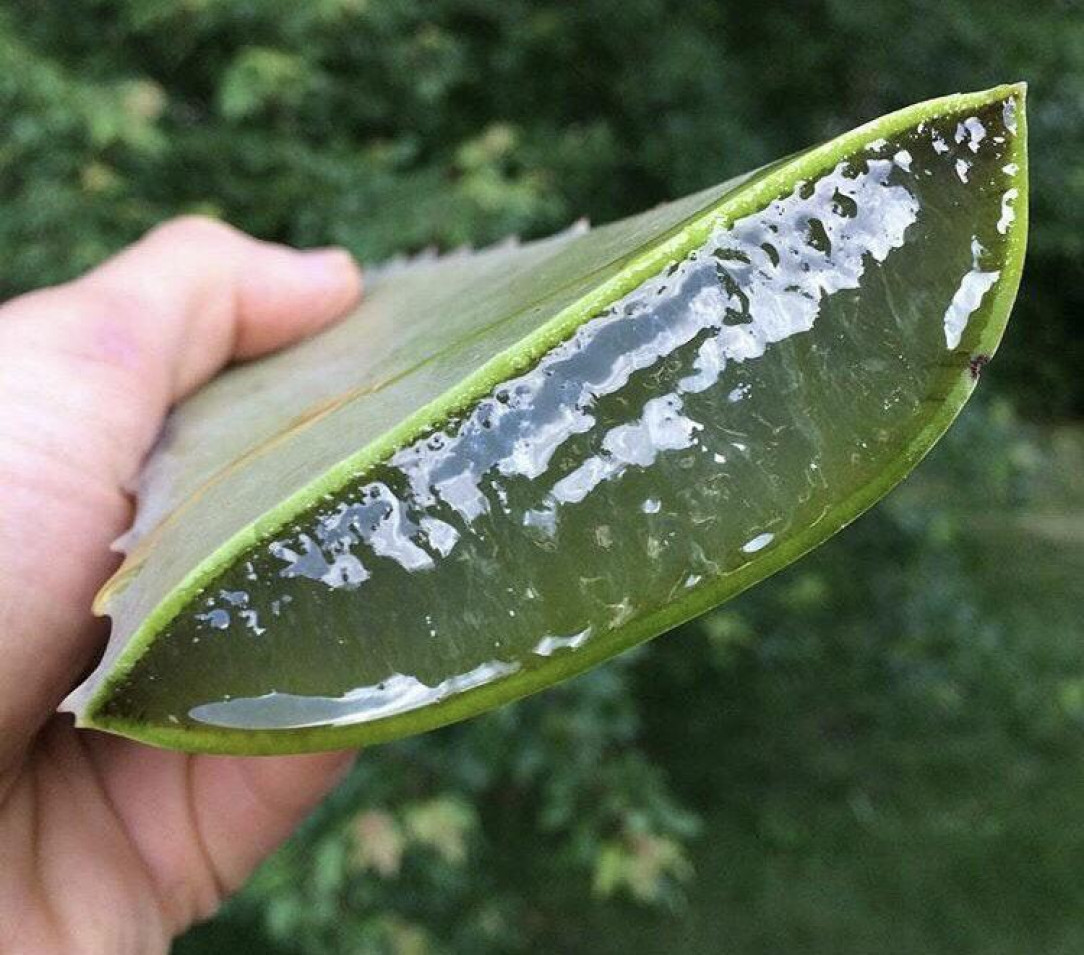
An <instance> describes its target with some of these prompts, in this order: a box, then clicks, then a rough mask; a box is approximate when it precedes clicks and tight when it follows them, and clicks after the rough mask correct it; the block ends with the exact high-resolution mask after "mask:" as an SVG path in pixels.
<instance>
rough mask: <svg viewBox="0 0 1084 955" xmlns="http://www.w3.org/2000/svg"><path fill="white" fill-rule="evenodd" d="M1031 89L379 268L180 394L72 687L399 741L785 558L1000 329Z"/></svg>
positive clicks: (555, 675)
mask: <svg viewBox="0 0 1084 955" xmlns="http://www.w3.org/2000/svg"><path fill="white" fill-rule="evenodd" d="M1022 107H1023V93H1022V90H1021V89H1020V88H1018V87H1001V88H998V89H996V90H991V91H987V92H985V93H979V94H971V95H964V96H955V97H946V98H944V99H942V100H936V101H931V102H930V103H926V104H920V105H919V106H916V107H911V108H910V109H909V110H904V111H902V112H900V113H897V114H893V115H891V116H888V117H885V118H883V119H882V120H879V121H877V122H875V123H872V124H870V125H868V126H866V127H862V128H860V129H859V130H855V131H854V132H852V133H849V134H847V135H845V136H843V137H840V139H838V140H835V141H833V142H832V143H829V144H826V145H825V146H822V147H818V148H816V149H813V150H809V151H807V152H805V153H803V154H801V155H799V156H798V157H795V158H793V159H791V160H788V161H786V162H783V163H780V164H776V165H775V166H773V167H770V168H769V169H767V170H765V171H762V172H760V173H757V174H753V175H752V176H751V177H745V178H744V179H742V180H739V181H735V182H734V183H730V184H726V185H724V186H721V187H718V188H716V189H715V190H709V191H708V192H706V193H701V194H699V195H698V196H694V197H690V198H689V199H687V200H683V201H682V202H680V203H676V204H673V205H671V206H669V207H665V208H664V209H661V210H655V211H654V212H652V213H649V214H647V215H646V216H642V217H638V218H637V219H634V220H628V221H627V222H625V223H619V224H616V225H614V226H609V227H606V228H604V229H601V230H596V231H595V232H593V233H590V234H587V235H566V236H561V237H556V238H554V239H551V240H546V241H545V242H543V243H537V244H534V245H529V246H525V247H523V248H517V249H498V250H495V251H492V252H488V253H479V254H476V255H475V256H474V257H473V258H467V259H464V260H450V261H436V262H430V263H422V264H414V265H410V266H407V267H401V268H398V269H388V270H386V271H385V272H383V273H382V274H381V275H379V276H378V277H377V279H376V280H375V282H374V283H373V284H372V287H371V291H370V293H369V298H368V301H367V302H366V304H364V305H363V306H362V307H361V309H360V310H359V312H358V314H357V315H356V316H354V317H352V318H351V319H349V320H348V321H347V322H346V323H345V324H344V326H342V327H341V328H339V329H336V330H333V331H332V332H329V333H327V334H326V335H324V336H321V337H320V338H319V339H316V340H314V341H313V342H310V343H306V344H305V345H302V346H301V347H300V348H298V349H295V350H292V351H291V352H288V353H285V354H282V355H279V356H275V357H273V358H271V359H269V360H266V361H263V362H258V363H255V364H253V365H251V366H246V367H243V368H240V369H238V370H236V371H233V372H229V373H227V375H225V376H223V379H220V381H218V382H216V383H214V384H213V385H212V386H211V387H210V388H209V389H207V393H206V394H204V395H201V396H197V398H195V399H193V402H192V403H190V405H189V406H182V407H181V408H180V409H179V410H178V412H177V413H176V416H175V419H174V420H173V422H172V423H171V427H170V430H169V431H167V434H166V436H165V440H164V441H163V443H162V445H161V448H160V450H159V452H158V454H157V455H156V457H155V458H154V459H152V461H151V462H149V465H148V469H147V474H146V480H145V481H144V488H143V493H142V495H141V514H140V519H139V521H137V525H136V528H135V530H134V533H133V535H132V540H131V541H130V542H129V544H130V546H131V547H132V551H131V554H130V556H129V561H128V562H127V564H126V566H125V567H124V568H122V570H121V572H120V574H119V575H118V577H117V578H116V580H115V581H114V582H113V583H112V584H111V585H110V586H109V587H107V589H106V591H105V592H104V594H103V604H104V609H105V610H107V611H108V612H109V613H110V615H111V616H113V619H114V636H113V638H112V639H111V643H110V647H109V649H108V650H107V653H106V657H105V659H104V660H103V663H102V665H101V666H100V667H99V669H98V671H97V672H96V674H95V675H94V676H92V677H91V679H90V680H89V681H88V682H87V684H85V685H84V686H83V687H81V688H80V689H78V690H77V691H76V692H75V693H74V694H73V696H72V698H71V699H70V701H69V704H68V705H69V708H71V709H73V710H75V711H76V712H77V714H78V715H79V719H80V722H81V723H82V724H83V725H87V726H95V727H98V728H103V729H107V730H112V731H115V732H120V733H123V734H125V735H129V736H134V737H136V738H140V739H144V740H147V741H150V742H154V743H158V744H161V745H169V746H175V747H179V748H184V749H191V750H206V751H220V752H285V751H299V750H306V749H319V748H329V747H337V746H345V745H350V744H353V743H360V742H371V741H379V740H383V739H388V738H392V737H395V736H401V735H404V734H407V733H412V732H418V731H421V730H425V729H428V728H431V727H433V726H437V725H440V724H443V723H446V722H449V721H451V720H454V719H459V718H462V717H464V716H468V715H471V714H473V713H476V712H479V711H481V710H483V709H486V708H488V707H491V706H494V705H496V704H499V703H501V702H504V701H507V700H510V699H514V698H516V697H518V696H522V695H524V694H525V693H528V692H531V691H533V690H535V689H538V688H540V687H543V686H546V685H548V684H551V683H553V682H555V681H557V680H559V679H562V678H565V677H567V676H569V675H572V674H574V673H577V672H579V671H582V670H583V669H585V668H587V667H589V666H590V665H592V664H594V663H597V662H599V661H601V660H603V659H605V658H607V657H609V656H611V655H613V654H614V653H616V652H619V651H620V650H622V649H624V648H626V647H628V646H631V645H633V644H635V643H637V642H640V641H642V640H644V639H646V638H648V637H651V636H654V635H656V634H658V633H660V632H662V631H663V630H665V629H667V628H669V627H671V626H673V625H675V624H676V623H679V622H681V621H682V620H685V619H688V618H689V617H691V616H693V615H695V614H697V613H700V612H702V611H704V610H706V609H708V608H710V607H712V606H714V605H716V604H717V603H719V602H721V601H722V600H725V599H727V598H728V597H730V596H732V595H734V594H735V593H737V592H739V591H740V590H742V589H744V588H745V587H747V586H749V585H750V584H752V583H754V582H756V581H757V580H759V579H762V578H763V577H764V576H766V575H768V574H770V573H772V572H773V571H775V570H777V569H779V568H780V567H782V566H784V565H785V564H787V563H789V562H790V561H792V560H794V559H795V558H796V557H798V556H800V555H801V554H802V553H804V552H805V551H807V550H809V549H810V548H811V547H813V546H815V545H816V544H817V543H819V542H821V541H822V540H824V539H825V538H826V537H828V536H829V535H831V534H832V533H834V532H835V531H837V530H838V529H839V528H840V527H842V526H843V525H844V524H846V523H847V522H848V521H850V520H852V519H853V518H854V517H855V516H857V515H858V514H859V513H861V511H862V510H864V509H865V508H866V507H868V506H869V505H870V504H872V503H873V502H874V501H876V500H877V499H878V498H879V497H881V496H882V495H883V494H884V493H886V492H887V490H888V489H889V488H891V486H893V485H894V484H895V483H896V482H897V481H898V480H899V479H900V478H902V477H903V476H904V475H905V474H906V473H907V472H908V471H909V470H910V469H911V468H912V467H913V466H914V465H915V464H916V463H917V461H918V460H919V459H920V457H921V456H922V455H923V454H924V453H925V452H926V451H927V450H928V449H929V447H930V446H931V445H932V443H933V442H934V441H935V440H936V439H937V437H939V436H940V434H941V433H942V432H943V431H944V429H945V428H946V427H947V426H948V424H949V423H950V422H951V420H952V418H953V417H954V416H955V414H956V413H957V411H958V410H959V408H960V406H961V405H962V403H963V401H964V400H966V397H967V395H968V394H969V393H970V391H971V390H972V388H973V386H974V383H975V379H976V378H977V377H978V372H979V370H980V369H981V368H982V366H983V365H984V364H985V363H986V361H988V359H989V357H990V355H991V354H992V352H993V350H994V348H995V347H996V345H997V342H998V340H999V339H1000V336H1001V332H1002V330H1003V327H1004V323H1005V321H1006V320H1007V317H1008V311H1009V308H1010V306H1011V302H1012V299H1013V297H1014V295H1015V291H1016V286H1017V283H1018V281H1019V273H1020V267H1021V262H1022V256H1023V248H1024V241H1025V227H1026V222H1025V217H1026V171H1025V168H1024V164H1025V153H1024V131H1023V112H1022ZM370 313H375V315H374V318H375V321H374V322H373V323H372V324H370V325H368V326H367V320H368V319H369V315H370ZM367 339H368V340H367ZM367 349H368V350H369V351H368V354H369V356H370V357H368V358H365V357H362V356H363V355H364V354H365V353H366V350H367ZM352 359H353V360H352ZM246 437H247V439H248V440H247V441H246V440H245V439H246ZM216 508H217V509H218V510H217V511H216ZM171 547H172V549H170V548H171Z"/></svg>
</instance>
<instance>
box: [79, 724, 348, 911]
mask: <svg viewBox="0 0 1084 955" xmlns="http://www.w3.org/2000/svg"><path fill="white" fill-rule="evenodd" d="M84 741H85V744H86V745H87V747H88V748H89V749H88V751H89V752H90V754H91V756H92V758H93V761H94V765H95V769H96V778H97V779H98V780H99V781H100V782H101V785H102V787H103V789H104V791H105V793H106V794H107V796H108V800H109V804H110V806H111V807H112V808H113V810H114V812H115V813H116V816H117V818H118V819H119V821H120V823H121V824H122V826H123V827H124V830H125V831H126V832H127V834H128V838H129V839H130V840H131V842H132V845H133V846H134V848H135V849H136V851H137V852H138V853H139V856H140V858H141V859H142V862H143V864H144V867H145V869H146V871H147V873H148V874H149V875H150V877H151V879H152V881H153V883H154V885H155V886H156V890H157V892H156V894H157V895H158V897H159V899H160V900H161V903H162V907H163V910H164V914H165V915H166V917H167V921H168V923H169V927H170V929H171V930H172V931H173V932H179V931H181V930H182V929H184V928H185V927H187V926H188V925H189V924H190V923H191V922H193V921H198V920H200V919H203V918H206V917H208V916H209V915H211V914H212V913H213V912H214V910H215V908H216V907H217V905H218V904H219V903H220V902H221V901H222V900H223V899H224V898H225V897H226V896H228V895H231V894H232V893H233V892H235V891H236V890H237V889H238V888H240V886H241V884H242V883H243V882H244V881H245V879H246V878H247V877H248V876H249V874H250V873H251V872H252V870H253V869H254V868H255V866H256V865H257V864H258V863H259V862H260V861H261V860H262V859H263V858H264V857H265V856H266V855H267V854H268V853H269V852H271V851H272V850H273V849H274V848H275V847H276V846H277V845H278V844H279V843H280V842H281V841H282V840H283V839H285V838H286V837H287V836H288V835H289V834H290V833H291V832H292V831H293V829H294V827H295V826H296V825H297V824H298V822H300V821H301V819H302V818H304V816H305V815H306V814H307V813H308V812H309V811H310V810H311V809H313V807H315V805H316V804H317V802H319V800H320V798H321V797H322V796H324V795H325V794H326V792H327V791H328V790H329V789H330V788H331V787H332V786H333V785H334V784H335V783H336V782H338V781H339V780H340V779H341V778H342V776H343V774H344V773H345V772H346V771H347V770H348V769H349V767H350V765H351V763H352V762H353V759H354V755H355V754H354V753H341V752H340V753H318V754H314V755H310V756H277V757H251V758H239V757H228V756H191V757H189V756H183V755H182V754H179V753H170V752H167V751H165V750H155V749H150V748H148V747H146V746H142V745H139V744H135V743H132V742H130V741H128V740H124V739H121V738H119V737H110V736H106V735H104V734H98V733H94V732H91V733H87V734H85V736H84Z"/></svg>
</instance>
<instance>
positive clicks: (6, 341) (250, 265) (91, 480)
mask: <svg viewBox="0 0 1084 955" xmlns="http://www.w3.org/2000/svg"><path fill="white" fill-rule="evenodd" d="M360 284H361V280H360V274H359V272H358V269H357V266H356V265H355V264H354V263H353V261H352V260H351V259H350V258H349V256H348V255H347V254H346V253H345V252H343V251H341V250H325V251H317V252H304V253H302V252H296V251H293V250H290V249H286V248H284V247H281V246H275V245H270V244H267V243H263V242H257V241H256V240H254V239H251V238H249V237H247V236H244V235H242V234H241V233H239V232H237V231H235V230H233V229H231V228H229V227H228V226H224V225H221V224H217V223H215V222H212V221H210V220H204V219H198V218H185V219H178V220H176V221H174V222H171V223H168V224H166V225H165V226H162V227H160V228H158V229H156V230H154V231H153V232H151V233H150V234H149V235H148V236H147V237H146V238H144V239H143V240H142V241H141V242H139V243H138V244H136V245H134V246H132V247H131V248H130V249H127V250H126V251H124V252H122V253H121V254H120V255H118V256H117V257H116V258H114V259H112V260H110V261H109V262H107V263H106V264H105V265H103V266H102V267H101V268H99V269H96V270H95V271H94V272H91V273H89V274H88V275H86V276H84V277H83V278H80V279H78V280H76V281H74V282H71V283H70V284H68V285H64V286H59V287H56V288H51V289H45V290H42V291H39V292H34V293H32V294H30V295H26V296H23V297H22V298H18V299H15V300H13V301H11V302H8V303H6V304H4V305H3V306H0V554H2V555H3V565H2V567H0V952H3V953H5V955H15V953H19V955H22V953H28V955H29V953H33V955H50V953H54V952H57V953H59V952H63V953H65V955H74V953H88V955H92V953H93V955H97V953H109V955H129V953H131V955H148V953H153V952H164V951H166V950H167V949H168V947H169V943H170V940H171V938H172V937H173V936H174V935H176V934H177V933H179V932H181V931H183V930H184V928H185V927H187V926H188V925H190V924H191V923H192V922H194V921H197V920H199V919H201V918H206V917H207V916H209V915H210V914H211V913H212V912H214V910H215V908H216V907H217V906H218V904H219V902H220V901H221V900H222V899H223V898H224V897H225V896H227V895H229V894H230V893H231V892H233V891H234V890H236V889H237V888H238V887H239V886H240V885H241V883H242V882H243V881H244V880H245V878H246V877H247V876H248V874H249V873H250V872H251V870H252V869H253V867H254V866H255V865H256V864H257V862H259V860H260V859H261V858H263V856H264V855H266V854H267V853H268V852H269V851H270V850H271V849H272V848H274V846H275V845H277V844H278V842H279V841H281V840H282V839H283V838H285V837H286V835H287V834H288V833H289V832H290V830H291V829H292V828H293V826H294V825H295V824H296V823H297V821H298V820H299V819H300V818H301V817H302V816H303V815H304V814H305V813H306V812H307V811H308V810H310V809H311V808H312V807H313V805H314V804H315V803H316V802H317V801H318V800H319V799H320V797H321V796H322V795H323V794H324V792H325V791H326V790H327V789H328V788H329V787H330V786H331V785H332V784H333V783H334V782H335V781H336V780H337V779H338V778H339V777H340V776H341V775H342V773H343V772H344V771H345V770H346V769H347V767H348V766H349V762H350V754H347V753H330V754H327V753H325V754H321V755H317V756H289V757H275V758H237V757H220V756H188V755H185V754H181V753H171V752H166V751H163V750H155V749H151V748H148V747H145V746H142V745H140V744H137V743H133V742H130V741H128V740H124V739H121V738H119V737H112V736H107V735H104V734H99V733H95V732H90V731H76V730H75V729H74V728H73V726H72V725H71V721H70V718H68V717H59V716H54V715H53V714H54V711H55V710H56V706H57V704H58V702H59V701H60V700H61V699H62V698H63V697H64V695H65V694H66V693H67V691H68V690H69V689H70V688H71V686H72V684H73V683H74V682H75V681H76V680H77V679H78V677H79V675H80V674H81V673H82V672H84V671H85V670H86V668H87V666H88V665H89V663H90V662H91V661H92V659H93V657H94V654H95V651H96V650H97V649H99V648H100V646H101V643H102V639H103V636H104V634H103V632H102V627H101V625H100V624H101V622H100V621H97V622H96V621H95V620H94V619H93V618H92V617H91V615H90V609H89V608H90V605H91V601H92V599H93V596H94V593H95V591H96V590H97V588H98V587H99V586H100V585H101V584H102V583H103V582H104V580H105V579H106V577H107V576H108V575H109V573H110V572H111V571H112V570H113V569H114V567H115V564H116V560H117V558H116V556H115V555H114V554H112V553H111V552H110V550H109V544H110V542H111V541H112V540H114V539H115V538H116V537H117V536H118V535H119V534H120V533H121V532H122V531H123V530H124V529H125V527H126V526H127V525H128V523H129V521H130V517H131V502H130V500H129V498H128V496H127V494H126V493H125V491H124V488H125V487H127V486H129V482H130V480H131V479H132V478H133V476H134V475H135V474H136V472H137V471H138V469H139V467H140V463H141V461H142V460H143V457H144V455H145V454H146V453H147V451H148V450H149V448H150V446H151V444H152V442H153V441H154V439H155V436H156V434H157V432H158V429H159V427H160V426H161V423H162V420H163V418H164V416H165V414H166V412H167V411H168V409H169V407H170V405H171V404H173V403H174V402H176V401H178V400H179V399H181V398H183V397H184V396H185V395H186V394H188V393H190V392H191V391H193V390H194V389H196V388H197V387H199V385H200V384H201V383H202V382H204V381H206V380H207V379H208V378H209V377H211V376H212V375H213V374H214V373H215V372H216V371H217V370H218V369H219V368H221V367H222V366H223V365H224V364H225V363H226V362H228V361H230V360H231V359H244V358H251V357H254V356H256V355H261V354H264V353H265V352H269V351H274V350H275V349H277V348H281V347H283V346H284V345H287V344H289V343H291V342H293V341H295V340H297V339H299V338H302V337H304V336H306V335H309V334H311V333H313V332H315V331H317V330H318V329H320V328H322V327H323V326H324V325H326V324H328V323H329V322H330V321H332V320H334V319H335V318H336V317H338V316H341V315H342V314H343V313H344V312H345V311H347V310H348V309H349V308H350V306H351V305H353V304H354V302H355V301H356V299H357V297H358V295H359V294H360Z"/></svg>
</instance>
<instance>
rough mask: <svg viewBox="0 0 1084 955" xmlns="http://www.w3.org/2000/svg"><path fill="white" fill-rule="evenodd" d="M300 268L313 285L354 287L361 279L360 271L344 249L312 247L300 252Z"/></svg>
mask: <svg viewBox="0 0 1084 955" xmlns="http://www.w3.org/2000/svg"><path fill="white" fill-rule="evenodd" d="M301 268H302V269H303V270H304V273H305V276H306V278H307V279H308V280H309V281H310V282H312V284H313V285H323V286H325V287H330V288H346V287H349V288H351V289H355V288H357V287H358V286H359V284H360V281H361V271H360V270H359V268H358V266H357V263H356V262H355V261H354V259H353V257H352V256H351V255H350V253H349V252H347V251H346V250H345V249H338V248H333V249H312V250H310V251H306V252H302V253H301Z"/></svg>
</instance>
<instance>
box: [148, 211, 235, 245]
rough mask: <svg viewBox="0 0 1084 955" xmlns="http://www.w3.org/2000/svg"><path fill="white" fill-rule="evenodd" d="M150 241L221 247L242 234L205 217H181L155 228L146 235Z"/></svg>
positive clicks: (223, 223)
mask: <svg viewBox="0 0 1084 955" xmlns="http://www.w3.org/2000/svg"><path fill="white" fill-rule="evenodd" d="M148 238H150V239H159V240H165V241H169V242H193V243H201V244H214V245H221V244H223V243H226V242H236V241H238V240H239V239H241V238H242V234H241V233H240V232H238V231H237V230H236V229H234V228H233V227H232V226H230V225H227V224H226V223H225V222H221V221H220V220H218V219H213V218H211V217H210V216H205V215H194V214H192V215H183V216H177V217H176V218H175V219H170V220H168V221H167V222H164V223H162V224H161V225H159V226H156V227H155V228H154V229H152V230H151V232H150V233H149V235H148Z"/></svg>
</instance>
